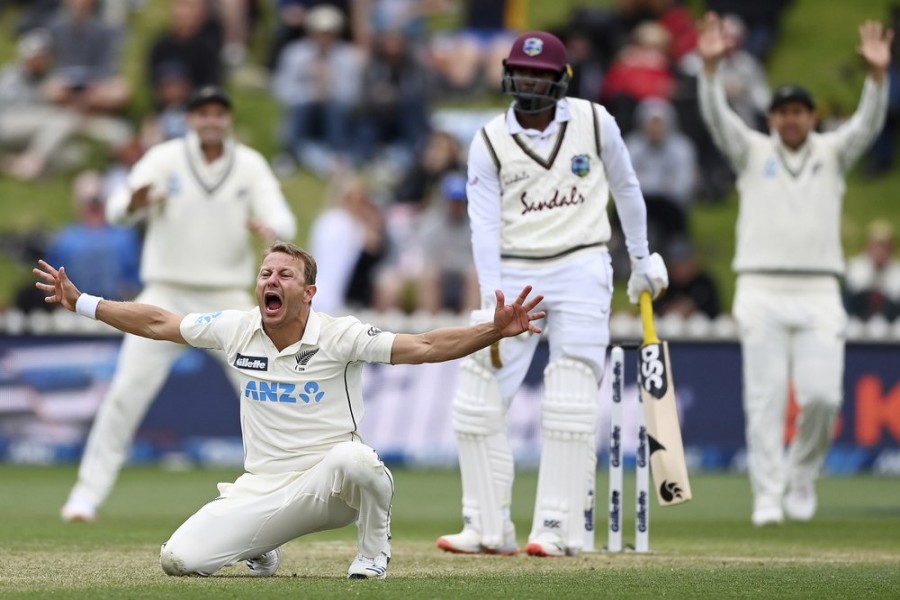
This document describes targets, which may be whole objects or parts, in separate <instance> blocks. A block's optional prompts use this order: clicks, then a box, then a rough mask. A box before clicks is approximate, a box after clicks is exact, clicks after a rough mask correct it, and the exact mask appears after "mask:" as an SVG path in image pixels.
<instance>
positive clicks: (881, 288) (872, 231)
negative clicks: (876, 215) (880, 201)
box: [844, 220, 900, 321]
mask: <svg viewBox="0 0 900 600" xmlns="http://www.w3.org/2000/svg"><path fill="white" fill-rule="evenodd" d="M894 242H895V238H894V227H893V225H891V224H890V223H889V222H887V221H883V220H876V221H873V222H872V223H870V224H869V228H868V235H867V240H866V249H865V252H863V253H862V254H859V255H857V256H854V257H852V258H850V260H848V261H847V271H846V276H845V279H844V301H845V304H846V306H847V312H848V313H849V314H850V315H851V316H854V317H858V318H860V319H864V320H865V319H871V318H872V317H875V316H881V317H883V318H885V319H887V320H888V321H893V320H894V319H896V318H897V317H898V316H900V260H897V257H896V256H895V254H894V250H895V247H894Z"/></svg>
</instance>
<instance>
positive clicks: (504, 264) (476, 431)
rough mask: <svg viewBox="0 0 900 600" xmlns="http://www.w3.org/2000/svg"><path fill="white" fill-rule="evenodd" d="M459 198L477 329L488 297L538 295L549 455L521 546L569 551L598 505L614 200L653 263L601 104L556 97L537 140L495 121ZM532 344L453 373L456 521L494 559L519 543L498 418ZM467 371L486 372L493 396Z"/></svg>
mask: <svg viewBox="0 0 900 600" xmlns="http://www.w3.org/2000/svg"><path fill="white" fill-rule="evenodd" d="M466 191H467V197H468V201H469V205H468V208H469V216H470V221H471V227H472V248H473V256H474V260H475V267H476V270H477V272H478V282H479V287H480V288H481V295H482V310H481V311H475V313H474V314H473V320H488V319H489V318H490V313H491V311H492V310H493V305H494V290H495V289H501V290H503V292H504V294H505V295H506V297H507V298H514V297H515V296H516V295H518V293H519V291H520V290H521V289H522V288H523V286H525V285H527V284H532V285H534V286H535V289H537V290H538V291H540V293H541V294H543V295H544V298H545V299H544V301H543V302H542V303H541V305H540V307H539V308H540V309H541V310H544V311H546V313H547V316H546V317H545V319H544V320H545V321H546V323H543V322H542V323H539V325H541V326H545V327H546V332H547V336H548V339H549V343H550V365H548V368H547V370H546V371H545V384H547V382H548V380H549V381H552V382H554V383H553V384H552V385H545V389H544V394H543V397H542V420H541V426H542V438H543V446H542V452H541V464H540V474H539V480H538V493H537V500H536V502H535V514H534V520H533V527H532V531H531V534H530V535H529V542H541V543H543V542H545V541H546V542H550V543H555V544H558V545H559V546H560V547H563V548H567V549H568V550H567V551H572V552H577V551H578V550H579V549H580V548H581V547H582V545H583V543H584V541H585V535H586V534H585V530H587V535H588V536H592V535H593V527H592V523H588V524H587V525H586V524H585V523H586V519H591V518H592V517H590V514H591V513H590V510H589V507H587V506H586V505H585V502H587V501H588V499H590V500H592V498H593V496H592V492H593V486H594V476H595V469H596V465H595V463H596V442H595V428H596V423H597V419H598V412H599V407H598V405H597V389H598V386H599V381H600V378H601V376H602V373H603V367H604V361H605V353H606V347H607V345H608V344H609V312H610V303H611V300H612V291H613V272H612V264H611V260H610V256H609V253H608V251H607V247H606V243H607V242H608V241H609V239H610V234H611V228H610V223H609V219H608V216H607V204H608V201H609V194H610V193H612V195H613V198H614V200H615V203H616V209H617V212H618V214H619V218H620V220H621V222H622V226H623V230H624V232H625V237H626V245H627V248H628V252H629V254H630V255H631V256H634V257H643V256H647V255H648V254H649V251H648V245H647V228H646V206H645V204H644V199H643V196H642V195H641V191H640V186H639V184H638V181H637V177H636V176H635V174H634V169H633V168H632V165H631V159H630V158H629V155H628V151H627V149H626V147H625V143H624V141H623V140H622V135H621V132H620V131H619V128H618V126H617V125H616V123H615V120H614V119H613V117H612V116H610V114H609V113H608V112H607V111H606V109H604V108H603V107H602V106H600V105H598V104H593V103H591V102H587V101H585V100H579V99H563V100H560V101H558V102H557V104H556V111H555V114H554V119H553V121H552V122H551V123H550V125H549V126H548V127H547V128H546V129H545V130H544V131H537V130H532V129H525V128H523V127H522V126H521V125H520V124H519V122H518V120H517V118H516V114H515V110H514V108H512V107H510V109H509V110H508V111H507V112H506V113H505V114H504V115H500V116H498V117H496V118H494V119H493V120H491V121H490V122H489V123H488V124H487V125H486V126H485V127H484V128H483V130H482V131H481V132H480V133H479V134H478V135H476V136H475V139H474V140H473V142H472V144H471V147H470V150H469V163H468V183H467V186H466ZM539 339H540V337H539V336H536V335H532V334H523V335H521V336H517V337H515V338H506V339H503V340H501V341H500V344H499V355H500V360H501V361H502V367H500V368H499V369H498V368H496V365H495V364H494V361H492V360H491V352H492V350H491V349H490V348H488V349H484V350H481V351H479V352H477V353H476V354H474V355H473V356H472V357H470V358H468V359H467V361H469V362H468V364H464V365H463V366H462V367H461V368H462V371H461V375H460V388H459V390H458V392H457V397H456V400H455V401H454V408H455V412H454V426H455V428H456V432H457V438H458V440H459V442H460V471H461V474H462V483H463V518H464V521H465V522H466V523H467V527H471V528H473V529H474V530H475V531H476V532H478V533H479V534H481V536H482V537H481V543H482V544H484V545H485V546H486V547H490V548H492V549H498V548H499V549H502V550H504V551H505V550H508V549H509V548H510V547H511V546H512V545H514V543H515V540H514V539H513V538H514V532H513V530H512V524H511V521H510V520H509V503H510V501H511V491H512V483H513V477H514V475H513V473H514V471H513V460H512V453H511V449H510V448H509V442H508V439H507V438H506V433H505V424H504V422H503V421H504V420H505V416H506V412H507V410H508V408H509V403H510V401H511V399H512V397H513V395H514V394H515V393H516V390H517V389H518V388H519V386H520V385H521V383H522V380H523V379H524V377H525V374H526V372H527V370H528V367H529V365H530V364H531V360H532V357H533V355H534V352H535V349H536V348H537V344H538V341H539ZM472 372H476V373H477V372H480V373H482V374H488V377H491V378H492V379H493V380H495V381H496V384H497V385H498V386H499V389H498V390H497V391H496V392H494V391H493V389H494V388H493V387H492V385H493V384H490V383H489V384H485V383H484V378H483V375H482V376H481V379H479V377H478V376H475V377H473V376H471V375H470V373H472ZM551 372H553V373H559V374H560V375H559V376H556V375H554V376H552V377H550V376H549V375H548V374H549V373H551ZM565 386H569V389H568V391H566V390H565V389H563V388H564V387H565ZM473 390H478V391H475V392H473ZM498 405H499V406H498ZM479 457H488V458H487V459H484V458H479ZM487 482H490V483H491V485H490V486H488V485H487ZM465 535H466V534H465V532H464V534H463V536H465ZM449 539H454V538H449ZM460 539H462V538H460ZM588 543H589V544H590V543H592V541H589V542H588Z"/></svg>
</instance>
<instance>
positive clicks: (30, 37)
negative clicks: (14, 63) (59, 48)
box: [17, 29, 50, 59]
mask: <svg viewBox="0 0 900 600" xmlns="http://www.w3.org/2000/svg"><path fill="white" fill-rule="evenodd" d="M17 49H18V51H19V57H20V58H24V59H29V58H31V57H33V56H35V55H36V54H39V53H41V52H46V51H47V50H49V49H50V34H49V33H48V32H47V30H45V29H34V30H32V31H29V32H28V33H26V34H25V35H23V36H22V37H21V38H20V39H19V43H18V44H17Z"/></svg>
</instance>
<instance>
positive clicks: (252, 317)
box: [34, 242, 544, 579]
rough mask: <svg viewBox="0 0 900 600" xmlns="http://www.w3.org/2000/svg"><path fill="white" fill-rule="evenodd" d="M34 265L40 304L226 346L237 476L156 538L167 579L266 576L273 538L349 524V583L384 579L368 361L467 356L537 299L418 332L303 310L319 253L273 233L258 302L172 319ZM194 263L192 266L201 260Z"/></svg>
mask: <svg viewBox="0 0 900 600" xmlns="http://www.w3.org/2000/svg"><path fill="white" fill-rule="evenodd" d="M39 265H40V268H36V269H34V273H35V274H36V275H37V276H38V277H39V278H40V281H38V282H37V283H36V284H35V285H36V286H37V287H38V289H40V290H43V291H45V292H47V294H48V296H47V298H46V301H47V302H48V303H51V304H60V305H61V306H63V307H64V308H66V309H68V310H70V311H74V312H77V313H79V314H81V315H84V316H87V317H90V318H94V319H99V320H100V321H103V322H104V323H107V324H109V325H111V326H113V327H115V328H116V329H119V330H120V331H123V332H126V333H132V334H135V335H138V336H143V337H146V338H150V339H156V340H167V341H171V342H176V343H180V344H190V345H191V346H195V347H199V348H214V349H218V350H222V351H223V352H224V353H225V354H226V356H227V357H228V364H229V365H230V367H231V368H232V369H235V371H236V372H237V373H238V375H239V379H240V385H241V389H240V402H241V427H242V434H243V442H244V450H245V460H244V468H245V471H246V472H245V473H244V474H243V475H241V476H240V477H239V478H238V479H237V480H236V481H235V482H234V483H220V484H219V486H218V487H219V494H218V497H217V498H216V499H215V500H213V501H211V502H209V503H208V504H206V505H205V506H203V507H202V508H201V509H200V510H198V511H197V512H196V513H194V514H193V515H192V516H191V517H189V518H188V520H187V521H185V522H184V523H183V524H182V525H181V526H180V527H179V528H178V529H177V530H176V531H175V533H173V534H172V536H171V537H170V538H169V540H168V541H167V542H166V543H164V544H163V545H162V549H161V552H160V564H161V566H162V568H163V571H165V572H166V573H168V574H169V575H204V576H205V575H212V574H213V573H215V572H216V571H218V570H219V569H221V568H222V567H225V566H228V565H232V564H234V563H236V562H238V561H242V560H243V561H246V563H247V567H248V568H249V569H250V573H251V574H252V575H257V576H269V575H274V574H275V572H276V571H277V570H278V566H279V564H280V562H281V546H282V545H283V544H284V543H285V542H288V541H290V540H292V539H294V538H297V537H300V536H303V535H306V534H309V533H313V532H316V531H324V530H328V529H336V528H339V527H343V526H345V525H349V524H350V523H356V525H357V528H358V530H359V534H358V538H357V544H358V547H357V552H358V554H357V556H356V558H355V559H354V560H353V562H352V563H351V564H350V568H349V570H348V577H349V578H350V579H384V578H385V577H386V576H387V568H388V562H390V556H391V545H390V544H391V536H390V517H391V498H392V496H393V491H394V486H393V479H392V477H391V473H390V471H389V470H388V469H387V468H386V467H385V466H384V464H383V463H382V462H381V460H380V459H379V457H378V454H377V453H376V452H375V450H373V449H372V448H370V447H369V446H367V445H366V444H365V443H364V442H363V440H362V438H361V437H360V435H359V433H358V431H357V426H358V424H359V422H360V420H361V419H362V417H363V412H364V411H363V400H362V384H361V373H362V365H363V363H365V362H373V363H390V364H421V363H426V362H440V361H446V360H452V359H455V358H460V357H463V356H466V355H468V354H470V353H472V352H475V351H477V350H479V349H481V348H485V347H487V346H490V345H491V344H492V343H495V342H497V341H499V340H500V339H501V338H504V337H511V336H516V335H519V334H521V333H524V332H526V331H531V332H534V333H540V328H538V327H537V326H535V325H534V324H533V323H532V322H533V321H536V320H539V319H541V318H543V317H544V313H543V312H533V311H534V309H535V307H536V306H537V305H538V304H539V303H540V302H541V301H542V300H543V296H541V295H535V296H533V297H529V296H530V294H531V286H525V288H524V289H523V290H522V292H521V294H519V296H518V297H517V298H516V299H515V300H514V301H513V302H512V303H511V304H506V302H505V299H504V296H503V293H502V292H500V291H497V293H496V296H497V309H496V310H495V311H494V314H493V321H492V322H485V323H480V324H477V325H472V326H469V327H453V328H443V329H436V330H433V331H429V332H426V333H423V334H420V335H407V334H394V333H389V332H383V331H381V330H379V329H378V328H376V327H373V326H371V325H367V324H363V323H361V322H360V321H359V320H358V319H356V318H355V317H341V318H337V317H331V316H329V315H326V314H323V313H317V312H315V311H314V310H312V306H311V304H312V299H313V297H314V296H315V293H316V286H315V283H316V262H315V259H313V257H312V256H310V255H309V254H308V253H306V252H305V251H303V250H301V249H300V248H298V247H297V246H295V245H293V244H290V243H285V242H277V243H275V244H274V245H272V246H271V248H269V250H268V251H267V253H266V255H265V257H264V259H263V262H262V266H261V267H260V270H259V274H258V276H257V282H256V299H257V303H258V307H256V308H254V309H251V310H247V311H243V310H221V311H218V312H213V313H206V314H199V313H194V314H189V315H187V316H182V315H176V314H174V313H171V312H168V311H166V310H163V309H161V308H159V307H156V306H152V305H149V304H138V303H132V302H113V301H110V300H104V299H102V298H99V297H97V296H91V295H89V294H83V293H81V292H80V291H79V290H78V288H77V287H76V286H75V284H74V283H73V282H72V281H71V280H69V278H68V277H67V276H66V272H65V268H64V266H59V268H56V267H55V266H52V265H50V264H48V263H46V262H44V261H40V262H39ZM198 268H202V265H198Z"/></svg>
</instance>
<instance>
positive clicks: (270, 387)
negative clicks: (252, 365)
mask: <svg viewBox="0 0 900 600" xmlns="http://www.w3.org/2000/svg"><path fill="white" fill-rule="evenodd" d="M295 392H296V393H295ZM324 397H325V392H323V391H322V390H321V388H320V386H319V384H318V382H315V381H308V382H306V384H304V386H303V389H302V390H297V386H296V384H293V383H281V382H277V381H257V380H255V379H251V380H249V381H248V382H247V385H245V386H244V398H248V399H250V400H256V401H258V402H285V403H288V404H297V402H298V401H300V402H303V403H304V404H318V403H319V402H321V401H322V399H323V398H324Z"/></svg>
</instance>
